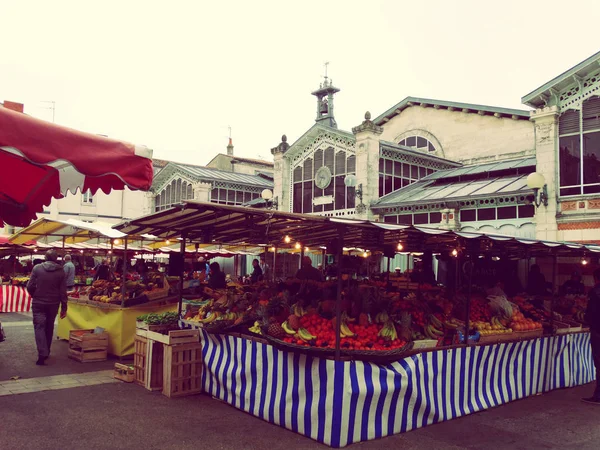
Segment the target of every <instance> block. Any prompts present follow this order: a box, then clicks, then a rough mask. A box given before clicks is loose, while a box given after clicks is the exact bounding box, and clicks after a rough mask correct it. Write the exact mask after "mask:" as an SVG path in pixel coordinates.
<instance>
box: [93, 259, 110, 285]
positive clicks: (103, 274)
mask: <svg viewBox="0 0 600 450" xmlns="http://www.w3.org/2000/svg"><path fill="white" fill-rule="evenodd" d="M111 277H112V272H111V270H110V266H109V265H108V260H107V259H103V260H102V262H101V263H100V264H98V266H97V267H96V273H95V275H94V281H96V280H107V281H109V280H110V279H111Z"/></svg>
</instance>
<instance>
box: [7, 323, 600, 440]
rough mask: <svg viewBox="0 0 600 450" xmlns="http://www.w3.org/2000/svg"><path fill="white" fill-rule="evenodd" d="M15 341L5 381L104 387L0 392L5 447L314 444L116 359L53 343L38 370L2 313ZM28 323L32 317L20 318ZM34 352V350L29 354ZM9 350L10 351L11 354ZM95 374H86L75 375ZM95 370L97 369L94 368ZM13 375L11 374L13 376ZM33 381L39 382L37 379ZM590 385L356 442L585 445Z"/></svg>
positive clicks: (596, 430) (596, 415) (23, 334)
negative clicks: (166, 387)
mask: <svg viewBox="0 0 600 450" xmlns="http://www.w3.org/2000/svg"><path fill="white" fill-rule="evenodd" d="M0 320H2V322H3V323H6V322H8V321H9V320H10V323H11V325H9V326H8V327H7V330H6V331H7V333H8V334H9V341H7V342H3V343H0V384H2V385H4V384H5V383H6V382H7V380H8V378H9V377H10V376H13V375H21V376H22V377H23V378H24V379H21V380H19V383H23V384H25V382H26V380H27V379H29V380H30V382H31V380H32V381H37V380H45V382H47V380H48V378H45V377H44V376H45V375H46V376H47V375H49V376H50V379H54V380H55V382H54V385H55V386H56V382H57V381H60V380H64V379H65V378H61V377H56V376H55V375H56V374H57V373H59V372H60V373H64V374H70V375H68V379H73V378H76V379H79V380H82V381H81V382H80V384H85V383H84V381H85V380H88V382H90V381H95V382H102V384H95V385H84V386H78V387H68V386H64V387H62V388H57V389H52V390H47V391H42V392H34V393H21V394H11V395H3V396H0V443H1V444H0V447H1V448H3V449H4V448H6V449H11V450H13V449H14V450H19V449H32V448H35V449H40V450H44V449H48V450H50V449H52V450H54V449H57V448H60V449H61V450H70V449H81V448H85V449H86V450H95V449H122V448H126V447H129V448H133V449H161V450H163V449H164V450H169V449H178V450H179V449H197V448H199V447H204V448H217V449H242V448H243V449H269V450H278V449H286V450H287V449H290V448H293V449H313V448H315V449H316V448H326V447H325V446H323V445H320V444H318V443H316V442H314V441H312V440H310V439H308V438H304V437H302V436H299V435H296V434H294V433H291V432H289V431H286V430H284V429H282V428H279V427H277V426H274V425H271V424H269V423H266V422H264V421H262V420H260V419H256V418H254V417H252V416H250V415H248V414H245V413H243V412H240V411H238V410H236V409H234V408H232V407H230V406H228V405H226V404H224V403H222V402H220V401H217V400H214V399H212V398H210V397H208V396H204V395H198V396H194V397H188V398H182V399H176V400H175V399H173V400H171V399H168V398H166V397H164V396H162V395H160V394H158V393H151V392H148V391H145V390H144V389H142V388H141V387H139V386H135V385H131V384H125V383H121V382H112V383H111V382H108V383H105V381H107V380H106V378H105V376H106V372H103V371H104V370H106V369H107V367H110V366H112V364H113V362H114V361H109V362H107V363H94V364H90V365H83V364H79V363H72V364H71V363H70V362H69V361H67V360H66V358H65V357H64V356H63V355H64V354H65V350H66V345H65V343H61V342H58V343H55V349H54V350H53V354H54V355H55V356H54V357H53V358H54V361H53V364H52V365H51V366H49V367H36V366H35V365H34V364H33V363H34V360H35V349H33V348H29V347H28V346H31V345H33V344H31V343H32V342H33V335H32V334H33V333H32V329H31V327H29V326H25V325H14V326H13V325H12V324H14V323H16V321H17V320H21V318H20V317H17V318H14V320H13V318H9V317H8V315H6V314H0ZM22 323H23V324H24V323H26V321H23V322H22ZM32 352H33V353H32ZM7 355H9V357H8V358H7ZM82 372H88V373H87V374H85V375H79V374H78V373H82ZM96 372H97V373H96ZM8 381H10V380H8ZM34 384H35V383H34ZM590 390H591V388H590V386H583V387H579V388H575V389H567V390H561V391H554V392H551V393H549V394H546V395H543V396H537V397H532V398H528V399H525V400H521V401H518V402H513V403H511V404H508V405H505V406H501V407H499V408H495V409H492V410H488V411H484V412H481V413H478V414H473V415H471V416H467V417H464V418H461V419H457V420H453V421H449V422H445V423H441V424H437V425H433V426H430V427H427V428H423V429H420V430H416V431H413V432H410V433H406V434H404V435H398V436H392V437H388V438H384V439H382V440H378V441H371V442H366V443H362V444H356V445H353V446H351V447H350V448H356V449H379V448H403V449H415V450H417V449H473V450H474V449H483V448H492V449H494V450H497V449H523V450H525V449H527V450H531V449H565V448H566V449H582V450H588V449H589V450H592V449H594V450H596V449H598V448H600V444H598V443H599V442H600V426H598V424H599V423H600V407H596V406H593V405H587V404H584V403H581V402H580V401H579V398H580V397H581V396H583V395H586V394H589V392H590Z"/></svg>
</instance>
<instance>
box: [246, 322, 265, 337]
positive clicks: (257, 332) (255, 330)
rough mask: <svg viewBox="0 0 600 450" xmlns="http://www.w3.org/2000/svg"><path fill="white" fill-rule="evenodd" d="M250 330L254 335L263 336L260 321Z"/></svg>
mask: <svg viewBox="0 0 600 450" xmlns="http://www.w3.org/2000/svg"><path fill="white" fill-rule="evenodd" d="M248 330H249V331H251V332H252V333H256V334H262V331H261V329H260V322H259V321H258V320H257V321H256V322H254V325H252V326H251V327H250V328H248Z"/></svg>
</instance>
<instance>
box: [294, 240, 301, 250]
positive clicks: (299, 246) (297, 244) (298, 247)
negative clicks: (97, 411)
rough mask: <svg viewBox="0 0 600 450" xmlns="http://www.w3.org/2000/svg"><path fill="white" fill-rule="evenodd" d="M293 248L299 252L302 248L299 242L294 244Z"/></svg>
mask: <svg viewBox="0 0 600 450" xmlns="http://www.w3.org/2000/svg"><path fill="white" fill-rule="evenodd" d="M294 247H296V249H297V250H300V249H301V248H302V245H301V244H300V242H296V245H295V246H294Z"/></svg>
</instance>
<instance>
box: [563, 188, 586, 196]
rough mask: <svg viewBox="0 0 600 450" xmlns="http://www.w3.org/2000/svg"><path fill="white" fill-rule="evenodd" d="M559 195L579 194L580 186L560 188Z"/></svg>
mask: <svg viewBox="0 0 600 450" xmlns="http://www.w3.org/2000/svg"><path fill="white" fill-rule="evenodd" d="M560 195H561V196H563V197H564V196H568V195H581V186H578V187H572V188H561V190H560Z"/></svg>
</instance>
